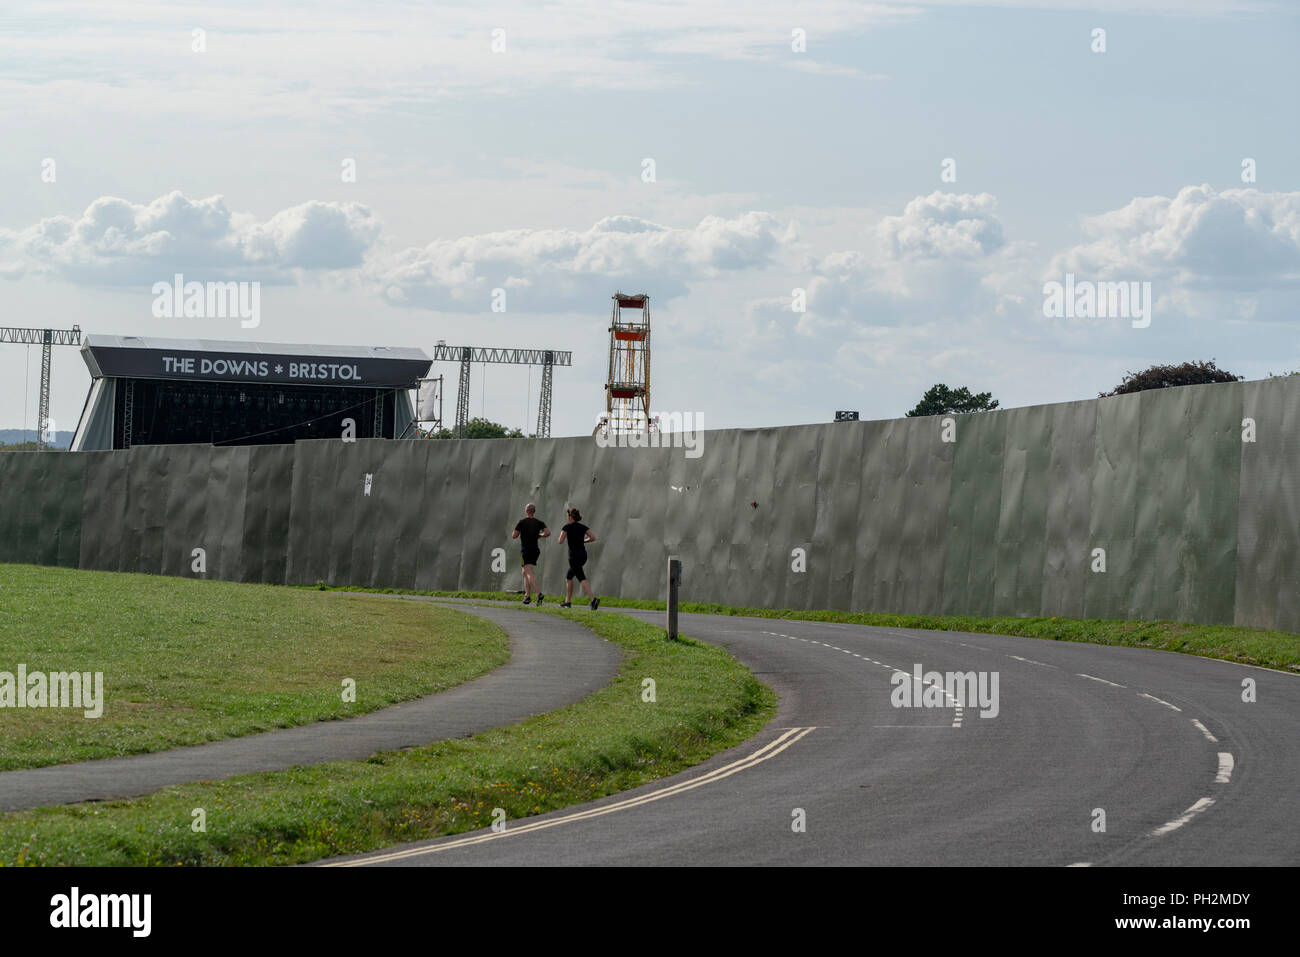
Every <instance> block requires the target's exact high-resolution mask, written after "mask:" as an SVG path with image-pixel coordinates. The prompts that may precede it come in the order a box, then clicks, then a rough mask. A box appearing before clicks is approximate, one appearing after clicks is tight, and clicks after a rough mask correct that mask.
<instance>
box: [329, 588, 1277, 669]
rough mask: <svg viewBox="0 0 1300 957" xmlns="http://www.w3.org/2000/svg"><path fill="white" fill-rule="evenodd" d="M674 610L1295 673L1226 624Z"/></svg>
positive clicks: (645, 604) (622, 604) (706, 606)
mask: <svg viewBox="0 0 1300 957" xmlns="http://www.w3.org/2000/svg"><path fill="white" fill-rule="evenodd" d="M332 590H334V591H363V590H370V591H380V590H381V589H359V588H335V589H332ZM382 591H383V592H384V593H393V594H404V595H437V596H440V597H444V598H473V599H479V600H487V599H491V600H498V601H500V600H504V601H519V596H518V595H516V594H513V593H510V592H476V591H439V592H428V591H408V590H404V589H388V588H386V589H382ZM600 603H601V606H602V607H608V608H642V609H650V610H663V607H664V603H663V602H661V601H640V600H636V599H629V598H606V597H602V598H601V599H600ZM678 610H679V611H681V612H694V613H697V614H704V615H733V616H734V615H743V616H746V617H752V618H786V619H792V620H797V621H833V622H843V623H845V624H850V625H873V626H876V627H880V628H924V629H929V630H932V631H961V632H970V633H975V634H989V635H1017V636H1020V637H1024V638H1043V639H1047V640H1049V641H1082V642H1088V643H1091V644H1098V645H1125V646H1128V647H1131V648H1157V649H1159V650H1161V651H1179V652H1183V653H1185V654H1189V655H1200V656H1202V657H1205V658H1220V659H1222V660H1224V661H1239V662H1242V663H1243V664H1250V665H1259V666H1261V667H1264V668H1276V669H1278V670H1280V671H1300V635H1297V634H1293V633H1291V632H1286V631H1267V630H1264V629H1260V628H1238V627H1235V626H1233V625H1191V624H1187V623H1184V622H1177V621H1113V620H1108V619H1087V618H979V617H974V616H969V615H951V616H941V615H891V614H876V613H871V612H852V611H819V610H814V611H804V610H800V609H792V608H741V607H737V606H735V605H718V604H711V603H705V602H692V601H684V602H681V603H680V604H679V605H678Z"/></svg>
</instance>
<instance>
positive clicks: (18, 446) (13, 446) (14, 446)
mask: <svg viewBox="0 0 1300 957" xmlns="http://www.w3.org/2000/svg"><path fill="white" fill-rule="evenodd" d="M39 448H40V445H38V444H37V443H35V442H11V443H10V444H8V445H6V444H5V443H3V442H0V452H35V451H36V450H37V449H39ZM50 451H51V452H62V451H63V449H54V448H52V449H50Z"/></svg>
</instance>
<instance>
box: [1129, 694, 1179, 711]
mask: <svg viewBox="0 0 1300 957" xmlns="http://www.w3.org/2000/svg"><path fill="white" fill-rule="evenodd" d="M1138 696H1139V697H1142V698H1150V699H1151V700H1152V701H1154V702H1155V703H1156V704H1162V705H1164V706H1165V707H1166V708H1172V709H1173V710H1175V711H1182V710H1183V709H1182V708H1180V707H1178V706H1177V705H1172V704H1170V703H1169V702H1168V701H1164V700H1162V699H1160V698H1157V697H1156V696H1155V695H1153V694H1147V693H1146V692H1145V691H1139V692H1138Z"/></svg>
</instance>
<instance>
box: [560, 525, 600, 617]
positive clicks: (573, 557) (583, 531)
mask: <svg viewBox="0 0 1300 957" xmlns="http://www.w3.org/2000/svg"><path fill="white" fill-rule="evenodd" d="M565 514H567V515H568V516H569V524H568V525H565V526H564V527H563V528H562V529H560V541H559V544H561V545H563V544H565V543H566V542H567V543H568V546H569V570H568V571H567V572H565V573H564V601H563V602H562V603H561V604H560V607H561V608H572V607H573V580H574V579H575V578H576V579H577V580H578V581H579V582H581V583H582V590H583V591H585V592H586V593H587V597H588V598H590V599H591V610H592V611H595V610H596V609H597V608H599V607H600V599H599V598H597V597H596V596H595V595H593V594H592V592H591V582H589V581H587V573H586V572H585V571H583V569H582V566H583V565H585V564H587V543H588V542H594V541H595V540H596V536H595V535H593V534H591V529H589V528H588V527H587V526H586V525H583V524H582V513H581V512H579V511H578V510H577V509H576V508H569V509H565Z"/></svg>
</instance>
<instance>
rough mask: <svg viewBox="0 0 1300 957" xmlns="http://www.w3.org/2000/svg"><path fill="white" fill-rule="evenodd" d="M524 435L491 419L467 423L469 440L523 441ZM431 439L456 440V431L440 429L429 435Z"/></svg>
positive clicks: (475, 419) (477, 419) (472, 420)
mask: <svg viewBox="0 0 1300 957" xmlns="http://www.w3.org/2000/svg"><path fill="white" fill-rule="evenodd" d="M523 437H524V433H523V431H522V430H520V429H508V428H506V427H505V426H504V425H502V424H501V423H500V422H493V421H491V420H490V419H479V418H474V419H470V420H469V421H468V422H466V423H465V438H467V439H522V438H523ZM429 438H431V439H454V438H456V430H455V429H440V430H439V431H437V432H432V433H430V434H429Z"/></svg>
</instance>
